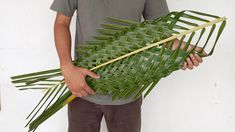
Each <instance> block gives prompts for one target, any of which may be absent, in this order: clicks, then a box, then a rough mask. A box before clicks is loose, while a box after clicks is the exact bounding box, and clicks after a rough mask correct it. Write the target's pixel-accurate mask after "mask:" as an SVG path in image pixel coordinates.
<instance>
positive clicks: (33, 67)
mask: <svg viewBox="0 0 235 132" xmlns="http://www.w3.org/2000/svg"><path fill="white" fill-rule="evenodd" d="M167 1H168V4H169V8H170V10H183V9H194V10H198V11H204V12H208V13H214V14H218V15H221V16H223V15H224V16H227V18H228V24H227V27H226V30H225V32H224V33H223V36H222V37H221V40H220V45H218V47H217V48H216V52H215V54H214V55H213V56H212V57H209V58H207V59H205V60H204V63H203V64H202V65H201V66H200V67H198V68H196V69H195V70H193V71H185V72H184V71H178V72H175V73H174V74H172V75H170V76H169V77H167V78H165V79H163V80H162V81H161V82H160V83H159V85H158V86H157V87H158V88H156V89H155V90H154V91H153V92H152V93H151V94H150V96H148V98H147V99H146V100H145V101H144V103H143V112H142V113H143V114H142V132H212V131H213V132H222V131H224V132H234V131H235V96H234V95H235V89H234V86H235V62H234V58H235V53H234V49H235V44H234V42H233V38H234V34H235V24H234V23H235V15H234V12H235V8H234V7H235V1H233V0H223V1H222V0H213V1H212V0H211V1H205V0H197V1H195V0H178V1H175V0H167ZM51 2H52V0H49V1H48V0H41V1H40V0H39V1H32V0H11V1H3V0H1V4H0V16H1V17H0V91H1V92H0V93H1V104H2V106H1V108H2V110H1V112H0V132H25V131H26V130H27V129H24V128H23V126H24V124H25V121H24V118H25V117H26V115H27V114H28V113H29V112H30V111H31V110H32V108H33V107H34V105H35V104H36V103H37V101H38V100H39V98H40V97H41V95H42V93H40V92H32V91H27V92H21V91H18V90H16V89H15V88H14V87H13V85H12V84H11V83H10V79H9V77H10V76H11V75H16V74H22V73H27V72H33V71H37V70H43V69H48V68H54V67H57V66H58V59H57V55H56V51H55V48H54V45H53V31H52V27H53V21H54V16H55V13H54V12H52V11H50V10H49V9H48V8H49V6H50V4H51ZM72 28H74V24H73V26H72ZM169 82H170V83H169ZM102 126H103V127H102V130H101V132H106V129H105V127H104V124H103V125H102ZM66 130H67V117H66V109H63V111H60V112H59V113H58V114H56V115H55V116H54V117H53V118H51V119H50V120H48V121H47V122H46V123H45V124H43V125H42V126H41V127H40V128H39V129H38V132H49V131H50V132H65V131H66Z"/></svg>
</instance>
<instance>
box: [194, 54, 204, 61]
mask: <svg viewBox="0 0 235 132" xmlns="http://www.w3.org/2000/svg"><path fill="white" fill-rule="evenodd" d="M194 56H195V58H196V60H197V61H198V62H199V63H202V58H201V57H200V56H199V55H198V54H197V53H195V54H194Z"/></svg>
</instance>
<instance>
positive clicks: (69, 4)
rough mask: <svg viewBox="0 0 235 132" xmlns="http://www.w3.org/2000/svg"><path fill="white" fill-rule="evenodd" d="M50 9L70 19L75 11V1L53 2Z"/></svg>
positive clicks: (57, 0) (58, 0) (56, 0)
mask: <svg viewBox="0 0 235 132" xmlns="http://www.w3.org/2000/svg"><path fill="white" fill-rule="evenodd" d="M50 9H51V10H53V11H56V12H58V13H62V14H64V15H66V16H69V17H71V16H73V14H74V12H75V11H76V9H77V0H54V1H53V3H52V5H51V7H50Z"/></svg>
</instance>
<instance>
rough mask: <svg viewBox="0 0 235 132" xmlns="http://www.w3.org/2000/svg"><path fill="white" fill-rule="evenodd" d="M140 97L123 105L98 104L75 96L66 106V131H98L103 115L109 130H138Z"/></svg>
mask: <svg viewBox="0 0 235 132" xmlns="http://www.w3.org/2000/svg"><path fill="white" fill-rule="evenodd" d="M141 105H142V98H139V99H137V100H136V101H133V102H131V103H128V104H124V105H98V104H94V103H91V102H89V101H86V100H83V99H80V98H76V99H75V100H73V101H72V102H71V103H70V104H69V106H68V120H69V130H68V132H100V123H101V120H102V118H103V116H104V119H105V121H106V125H107V129H108V131H109V132H140V129H141Z"/></svg>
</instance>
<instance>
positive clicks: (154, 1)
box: [143, 0, 169, 20]
mask: <svg viewBox="0 0 235 132" xmlns="http://www.w3.org/2000/svg"><path fill="white" fill-rule="evenodd" d="M168 13H169V9H168V6H167V3H166V0H146V1H145V6H144V11H143V17H144V19H146V20H148V19H154V18H158V17H160V16H163V15H166V14H168Z"/></svg>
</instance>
